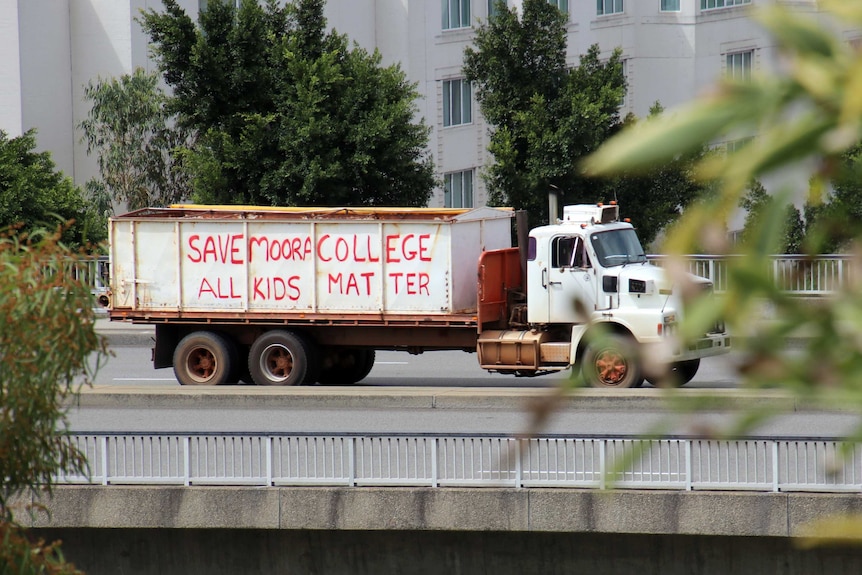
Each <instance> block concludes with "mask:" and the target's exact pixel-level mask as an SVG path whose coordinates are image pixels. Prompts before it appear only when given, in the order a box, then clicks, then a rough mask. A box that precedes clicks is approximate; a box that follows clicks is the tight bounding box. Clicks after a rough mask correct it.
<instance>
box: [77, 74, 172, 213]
mask: <svg viewBox="0 0 862 575" xmlns="http://www.w3.org/2000/svg"><path fill="white" fill-rule="evenodd" d="M158 82H159V76H158V74H157V73H155V72H153V73H147V72H145V71H144V70H143V69H142V68H138V69H136V70H135V71H134V73H133V74H131V75H129V74H124V75H123V76H121V77H120V78H111V79H107V80H102V79H99V80H97V81H96V82H95V83H93V82H90V83H89V84H87V86H86V87H85V88H84V96H85V97H86V99H87V100H88V101H89V102H91V104H92V107H91V108H90V111H89V113H88V114H87V119H86V120H84V121H83V122H81V124H80V126H79V127H80V129H81V130H83V132H84V137H83V138H82V140H83V141H84V142H86V144H87V153H88V154H89V153H95V154H96V155H97V156H98V162H99V178H94V179H93V180H91V181H90V182H88V184H87V188H88V190H89V191H90V194H91V197H93V198H94V199H97V200H98V199H101V198H105V197H107V198H110V199H111V200H113V201H115V202H120V203H125V204H126V205H127V206H128V207H129V209H133V210H135V209H139V208H144V207H147V206H166V205H168V204H171V203H174V202H178V201H180V200H182V199H183V198H184V197H186V196H187V195H188V193H189V189H188V185H189V184H188V181H187V180H188V178H187V176H186V173H185V171H184V170H182V169H181V166H179V165H177V164H178V158H177V153H176V150H177V149H178V148H179V147H180V146H183V145H184V144H186V143H187V141H188V135H187V132H186V130H184V129H182V128H180V127H176V126H174V125H173V124H174V123H173V121H172V118H171V117H170V113H169V112H168V111H167V109H166V104H167V101H168V98H167V96H166V95H165V94H164V92H162V90H161V89H160V88H159V86H158ZM105 204H109V202H104V201H102V202H101V207H102V209H104V208H107V207H108V205H105Z"/></svg>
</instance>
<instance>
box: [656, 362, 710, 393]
mask: <svg viewBox="0 0 862 575" xmlns="http://www.w3.org/2000/svg"><path fill="white" fill-rule="evenodd" d="M699 368H700V358H698V359H689V360H687V361H679V362H677V363H674V364H673V365H671V366H670V369H669V370H668V372H667V373H666V374H665V375H664V377H660V378H656V377H648V378H647V381H648V382H650V385H652V386H654V387H662V386H665V387H682V386H683V385H685V384H686V383H688V382H689V381H691V380H692V379H694V376H695V375H697V370H698V369H699Z"/></svg>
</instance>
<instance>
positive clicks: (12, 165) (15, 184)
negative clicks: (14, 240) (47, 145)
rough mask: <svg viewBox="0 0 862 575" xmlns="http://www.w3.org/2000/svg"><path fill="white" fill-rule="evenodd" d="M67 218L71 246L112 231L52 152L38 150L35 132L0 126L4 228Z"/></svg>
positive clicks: (0, 222)
mask: <svg viewBox="0 0 862 575" xmlns="http://www.w3.org/2000/svg"><path fill="white" fill-rule="evenodd" d="M67 221H71V222H72V223H71V224H70V225H67V226H65V227H64V228H63V241H65V242H66V243H68V244H69V245H73V246H79V247H88V246H92V245H94V244H97V243H98V242H100V241H102V240H104V239H105V238H106V237H107V235H108V229H107V225H106V223H105V219H104V218H103V217H101V214H99V213H97V212H95V211H94V210H92V209H91V206H90V204H89V203H88V202H87V200H86V198H85V197H84V193H83V192H82V191H81V189H80V188H78V187H76V186H75V185H74V184H73V183H72V180H71V179H70V178H68V177H66V176H64V175H63V174H62V173H61V172H58V171H57V170H56V167H55V165H54V162H53V160H52V159H51V154H50V153H48V152H37V151H36V133H35V131H33V130H30V131H28V132H26V133H25V134H23V135H21V136H18V137H15V138H10V137H8V135H7V134H6V133H5V132H3V131H2V130H0V229H4V228H9V227H14V228H15V229H16V230H18V232H20V233H29V232H32V231H33V230H36V229H39V228H43V227H46V228H49V229H54V228H55V227H57V226H58V225H60V224H63V223H65V222H67Z"/></svg>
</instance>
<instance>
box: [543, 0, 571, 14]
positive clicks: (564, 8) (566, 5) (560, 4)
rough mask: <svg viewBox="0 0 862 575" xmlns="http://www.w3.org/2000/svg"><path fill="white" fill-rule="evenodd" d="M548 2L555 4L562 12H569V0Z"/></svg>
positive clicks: (550, 0) (549, 0)
mask: <svg viewBox="0 0 862 575" xmlns="http://www.w3.org/2000/svg"><path fill="white" fill-rule="evenodd" d="M548 4H550V5H552V6H556V7H557V8H559V9H560V12H562V13H563V14H568V13H569V0H548Z"/></svg>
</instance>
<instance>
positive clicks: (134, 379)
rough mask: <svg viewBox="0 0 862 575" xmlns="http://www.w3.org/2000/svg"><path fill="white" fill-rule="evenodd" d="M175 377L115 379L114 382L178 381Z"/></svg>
mask: <svg viewBox="0 0 862 575" xmlns="http://www.w3.org/2000/svg"><path fill="white" fill-rule="evenodd" d="M176 380H177V378H175V377H115V378H114V379H113V381H176Z"/></svg>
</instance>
